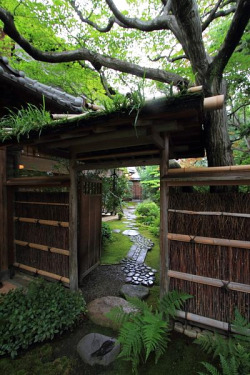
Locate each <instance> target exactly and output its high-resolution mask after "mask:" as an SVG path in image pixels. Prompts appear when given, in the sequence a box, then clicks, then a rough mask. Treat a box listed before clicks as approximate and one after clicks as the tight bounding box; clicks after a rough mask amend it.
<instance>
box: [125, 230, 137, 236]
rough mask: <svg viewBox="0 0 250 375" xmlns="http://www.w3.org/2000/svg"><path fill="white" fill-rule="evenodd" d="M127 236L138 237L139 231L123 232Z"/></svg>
mask: <svg viewBox="0 0 250 375" xmlns="http://www.w3.org/2000/svg"><path fill="white" fill-rule="evenodd" d="M122 234H124V235H125V236H138V234H139V232H138V231H137V230H133V229H127V230H125V231H124V232H122Z"/></svg>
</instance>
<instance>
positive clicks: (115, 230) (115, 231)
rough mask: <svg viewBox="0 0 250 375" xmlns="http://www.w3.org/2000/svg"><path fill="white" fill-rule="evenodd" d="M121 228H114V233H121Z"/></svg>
mask: <svg viewBox="0 0 250 375" xmlns="http://www.w3.org/2000/svg"><path fill="white" fill-rule="evenodd" d="M120 232H121V229H113V233H120Z"/></svg>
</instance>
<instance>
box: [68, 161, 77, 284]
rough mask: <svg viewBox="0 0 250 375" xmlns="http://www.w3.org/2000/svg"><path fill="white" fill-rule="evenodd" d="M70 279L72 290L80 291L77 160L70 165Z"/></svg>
mask: <svg viewBox="0 0 250 375" xmlns="http://www.w3.org/2000/svg"><path fill="white" fill-rule="evenodd" d="M69 176H70V189H69V279H70V289H71V290H75V291H76V290H77V289H78V263H77V262H78V260H77V246H78V243H77V231H78V203H77V171H76V169H75V160H74V159H70V163H69Z"/></svg>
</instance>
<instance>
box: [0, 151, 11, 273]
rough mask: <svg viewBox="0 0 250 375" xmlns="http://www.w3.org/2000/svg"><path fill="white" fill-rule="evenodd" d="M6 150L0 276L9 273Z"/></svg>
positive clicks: (0, 178) (0, 168)
mask: <svg viewBox="0 0 250 375" xmlns="http://www.w3.org/2000/svg"><path fill="white" fill-rule="evenodd" d="M6 162H7V156H6V148H0V275H1V274H2V275H4V274H5V273H7V271H8V266H9V264H8V246H7V242H8V241H7V237H8V231H7V210H8V207H7V190H6V186H5V183H6Z"/></svg>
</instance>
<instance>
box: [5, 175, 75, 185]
mask: <svg viewBox="0 0 250 375" xmlns="http://www.w3.org/2000/svg"><path fill="white" fill-rule="evenodd" d="M69 181H70V179H69V176H68V175H64V176H37V177H14V178H10V179H8V180H7V181H6V185H7V186H21V185H23V186H29V185H37V186H50V185H55V186H61V185H65V184H66V185H68V184H69Z"/></svg>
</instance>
